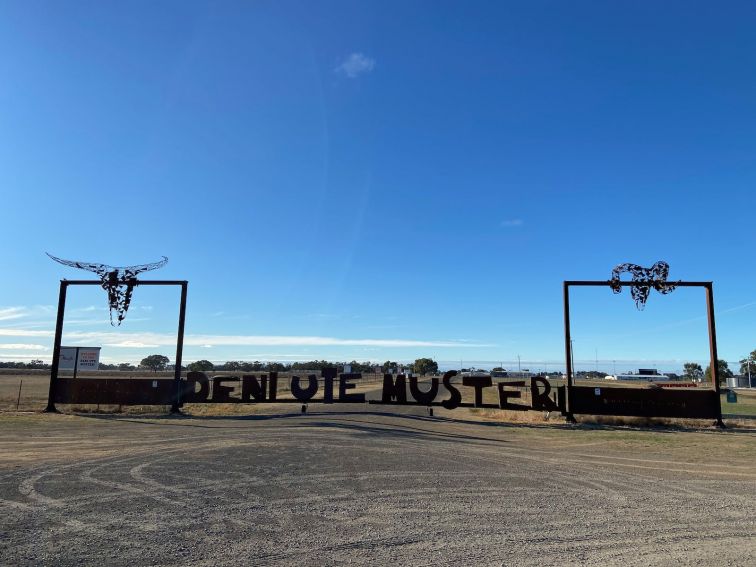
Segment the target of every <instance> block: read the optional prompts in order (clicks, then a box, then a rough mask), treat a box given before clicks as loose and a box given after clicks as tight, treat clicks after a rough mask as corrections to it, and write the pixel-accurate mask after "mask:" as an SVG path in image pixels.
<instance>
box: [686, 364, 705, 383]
mask: <svg viewBox="0 0 756 567" xmlns="http://www.w3.org/2000/svg"><path fill="white" fill-rule="evenodd" d="M703 375H704V371H703V368H701V365H700V364H698V363H697V362H686V363H685V364H683V376H685V377H686V378H687V379H688V380H697V379H698V378H703Z"/></svg>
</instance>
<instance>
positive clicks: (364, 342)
mask: <svg viewBox="0 0 756 567" xmlns="http://www.w3.org/2000/svg"><path fill="white" fill-rule="evenodd" d="M65 336H66V340H67V341H69V342H82V341H92V342H101V343H106V344H107V345H108V346H110V347H118V348H137V347H138V348H142V347H145V346H150V347H157V346H169V345H174V344H176V336H175V335H168V334H160V333H112V334H110V333H96V332H92V333H86V332H72V333H66V334H65ZM184 345H185V346H197V347H205V348H207V347H208V346H209V347H216V346H316V347H323V346H373V347H387V348H391V347H393V348H397V347H436V348H447V347H448V348H459V347H462V348H470V347H490V346H494V345H490V344H479V343H471V342H461V341H430V340H408V339H341V338H336V337H318V336H285V335H186V337H184Z"/></svg>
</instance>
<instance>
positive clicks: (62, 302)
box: [45, 279, 189, 413]
mask: <svg viewBox="0 0 756 567" xmlns="http://www.w3.org/2000/svg"><path fill="white" fill-rule="evenodd" d="M72 285H97V286H101V285H102V281H100V280H60V293H59V295H58V318H57V321H56V323H55V344H54V346H53V359H52V369H51V370H50V390H49V392H48V395H47V407H46V408H45V412H54V413H57V412H58V410H57V409H56V407H55V388H56V386H57V384H58V370H59V367H60V346H61V340H62V338H63V318H64V315H65V310H66V292H67V291H68V287H69V286H72ZM128 285H133V286H134V287H137V286H143V285H147V286H152V285H173V286H181V304H180V307H179V320H178V337H177V340H176V362H175V367H176V368H175V373H174V376H173V382H174V386H175V396H174V398H173V401H172V403H171V413H179V412H180V409H179V408H180V407H181V358H182V356H183V352H184V323H185V322H186V292H187V288H188V286H189V282H188V281H186V280H144V281H140V280H136V279H135V280H132V281H130V282H128Z"/></svg>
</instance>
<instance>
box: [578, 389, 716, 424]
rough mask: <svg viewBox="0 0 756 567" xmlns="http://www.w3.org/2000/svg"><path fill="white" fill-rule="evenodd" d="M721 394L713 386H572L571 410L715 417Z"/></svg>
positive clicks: (646, 415) (611, 413)
mask: <svg viewBox="0 0 756 567" xmlns="http://www.w3.org/2000/svg"><path fill="white" fill-rule="evenodd" d="M718 408H719V395H718V394H717V392H715V391H713V390H699V391H691V390H668V389H664V388H614V387H611V388H595V387H593V386H591V387H589V386H572V388H571V389H570V411H571V412H572V413H578V414H588V415H622V416H636V417H689V418H697V419H698V418H700V419H707V418H713V419H716V418H718V417H719V415H718V411H717V410H718Z"/></svg>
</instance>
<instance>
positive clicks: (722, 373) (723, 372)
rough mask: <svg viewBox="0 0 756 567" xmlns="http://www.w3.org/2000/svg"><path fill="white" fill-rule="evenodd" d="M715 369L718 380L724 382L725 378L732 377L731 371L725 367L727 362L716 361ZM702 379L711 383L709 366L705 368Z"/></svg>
mask: <svg viewBox="0 0 756 567" xmlns="http://www.w3.org/2000/svg"><path fill="white" fill-rule="evenodd" d="M717 368H718V369H719V380H720V381H721V380H724V379H725V378H731V377H732V370H730V368H729V367H728V366H727V362H725V361H724V360H721V359H720V360H717ZM704 379H705V380H706V381H707V382H710V381H711V364H710V365H709V366H707V367H706V370H705V371H704Z"/></svg>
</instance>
